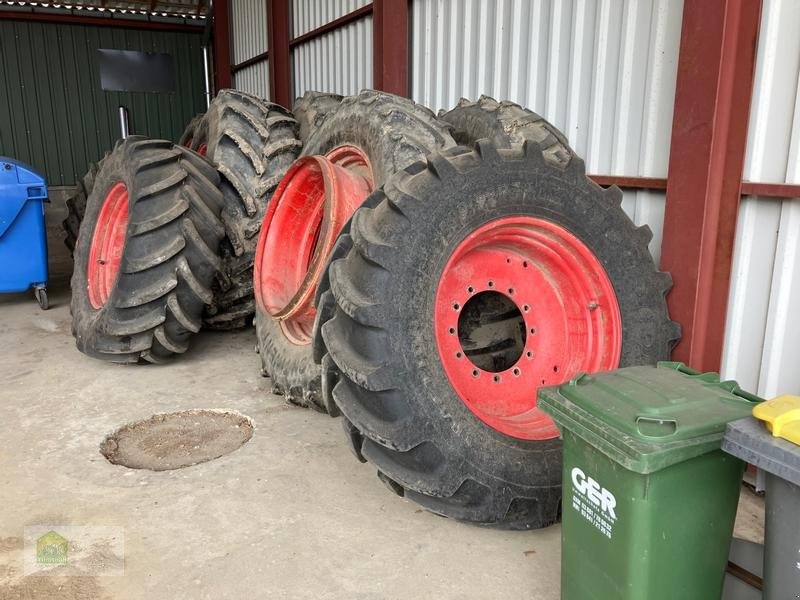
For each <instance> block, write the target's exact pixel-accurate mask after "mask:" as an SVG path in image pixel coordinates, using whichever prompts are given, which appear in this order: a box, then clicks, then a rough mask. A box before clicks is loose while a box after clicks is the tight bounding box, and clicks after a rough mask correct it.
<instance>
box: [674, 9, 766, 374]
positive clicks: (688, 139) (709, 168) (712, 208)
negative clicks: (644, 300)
mask: <svg viewBox="0 0 800 600" xmlns="http://www.w3.org/2000/svg"><path fill="white" fill-rule="evenodd" d="M760 13H761V0H685V3H684V5H683V26H682V30H681V45H680V54H679V56H678V80H677V86H676V92H675V111H674V116H673V120H672V142H671V147H670V157H669V173H668V176H667V203H666V214H665V216H664V241H663V242H662V245H661V268H662V269H663V270H665V271H669V272H671V273H672V278H673V280H674V282H675V286H674V287H673V288H672V291H671V292H670V294H669V296H668V297H667V302H668V305H669V310H670V316H671V317H672V318H673V319H675V320H676V321H678V322H679V323H680V324H681V327H682V328H683V339H682V340H681V342H680V343H679V344H678V345H677V346H676V347H675V350H674V352H673V354H672V357H673V359H674V360H680V361H683V362H685V363H687V364H689V365H690V366H692V367H693V368H695V369H698V370H700V371H716V370H717V369H719V366H720V360H721V356H722V342H723V337H724V330H725V314H726V309H727V301H728V289H729V287H730V274H731V257H732V254H733V243H734V234H735V231H736V215H737V211H738V208H739V194H740V188H741V179H742V169H743V166H744V152H745V146H746V142H747V119H748V116H749V113H750V97H751V92H752V89H753V75H754V72H755V58H756V39H757V37H758V26H759V16H760Z"/></svg>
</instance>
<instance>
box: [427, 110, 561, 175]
mask: <svg viewBox="0 0 800 600" xmlns="http://www.w3.org/2000/svg"><path fill="white" fill-rule="evenodd" d="M439 118H440V119H441V120H443V121H444V122H446V123H449V124H450V125H451V126H452V127H453V137H454V138H455V140H456V142H458V144H459V145H461V146H468V147H470V148H472V147H473V146H474V145H475V143H476V142H477V141H478V140H482V139H489V140H491V141H492V142H493V143H494V144H495V145H496V146H497V147H498V148H511V147H512V145H516V144H521V143H522V142H523V141H525V140H531V141H533V142H536V143H537V144H539V146H541V148H542V152H543V153H544V157H545V160H547V161H548V162H550V163H552V164H555V165H559V166H560V167H562V168H563V167H566V166H567V163H569V161H570V159H571V158H572V156H573V152H572V149H571V148H570V147H569V142H568V141H567V138H566V137H564V134H563V133H561V132H560V131H559V130H558V129H557V128H556V127H555V126H554V125H551V124H550V123H549V122H548V121H546V120H545V119H544V118H543V117H540V116H539V115H537V114H536V113H535V112H533V111H531V110H528V109H527V108H523V107H522V106H520V105H519V104H515V103H513V102H508V101H507V100H504V101H502V102H498V101H497V100H495V99H494V98H491V97H489V96H481V97H480V98H479V99H478V101H477V102H473V101H471V100H467V99H466V98H462V99H461V100H460V101H459V102H458V105H457V106H456V107H455V108H453V109H452V110H449V111H447V112H440V114H439Z"/></svg>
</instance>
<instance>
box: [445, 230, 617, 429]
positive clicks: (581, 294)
mask: <svg viewBox="0 0 800 600" xmlns="http://www.w3.org/2000/svg"><path fill="white" fill-rule="evenodd" d="M435 306H436V308H435V314H434V327H435V335H436V342H437V345H438V349H439V357H440V358H441V361H442V366H443V367H444V371H445V373H446V375H447V377H448V379H449V380H450V383H451V385H452V386H453V389H454V390H455V392H456V393H457V394H458V395H459V397H460V398H461V400H462V401H463V402H464V403H465V404H466V405H467V406H468V407H469V409H470V410H471V411H472V412H473V413H475V415H476V416H477V417H478V418H480V419H481V420H482V421H483V422H484V423H486V424H487V425H489V426H491V427H493V428H494V429H496V430H498V431H500V432H502V433H505V434H507V435H510V436H513V437H517V438H522V439H530V440H542V439H549V438H553V437H556V436H558V429H557V428H556V426H555V424H554V423H553V421H552V420H551V419H550V417H548V416H547V415H546V414H544V413H543V412H541V411H540V410H539V409H538V408H537V407H536V392H537V389H538V388H539V387H540V386H544V385H556V384H560V383H563V382H564V381H566V380H568V379H569V378H570V377H572V376H574V375H575V374H576V373H578V372H580V371H584V372H589V373H592V372H596V371H603V370H609V369H613V368H615V367H617V365H618V364H619V358H620V351H621V348H622V319H621V317H620V312H619V305H618V304H617V299H616V294H615V293H614V288H613V286H612V284H611V281H610V280H609V278H608V275H607V274H606V272H605V270H604V269H603V266H602V265H601V264H600V261H599V260H598V259H597V257H596V256H595V255H594V254H593V253H592V252H591V250H589V248H587V247H586V245H585V244H584V243H583V242H581V240H579V239H578V238H577V237H575V236H574V235H573V234H572V233H570V232H569V231H568V230H566V229H565V228H563V227H561V226H559V225H556V224H555V223H552V222H551V221H546V220H544V219H539V218H534V217H523V216H516V217H505V218H502V219H497V220H494V221H491V222H489V223H487V224H485V225H483V226H481V227H479V228H478V229H476V230H475V231H473V232H472V233H471V234H470V235H469V236H467V238H466V239H464V240H463V241H462V242H461V243H460V244H459V245H458V246H457V247H456V249H455V251H454V252H453V254H452V255H451V257H450V259H449V261H448V262H447V265H446V266H445V268H444V271H443V272H442V276H441V278H440V280H439V286H438V289H437V292H436V305H435Z"/></svg>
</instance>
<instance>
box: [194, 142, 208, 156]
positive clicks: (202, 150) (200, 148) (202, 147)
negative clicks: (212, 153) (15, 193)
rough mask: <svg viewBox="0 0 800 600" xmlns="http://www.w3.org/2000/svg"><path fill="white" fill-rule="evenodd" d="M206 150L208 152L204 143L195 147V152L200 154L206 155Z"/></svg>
mask: <svg viewBox="0 0 800 600" xmlns="http://www.w3.org/2000/svg"><path fill="white" fill-rule="evenodd" d="M206 152H208V146H206V145H205V144H200V145H199V146H198V147H197V153H198V154H199V155H200V156H205V155H206Z"/></svg>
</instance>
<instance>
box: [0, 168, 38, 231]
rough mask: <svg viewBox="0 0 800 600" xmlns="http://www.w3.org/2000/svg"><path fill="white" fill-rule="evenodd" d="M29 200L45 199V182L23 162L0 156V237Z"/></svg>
mask: <svg viewBox="0 0 800 600" xmlns="http://www.w3.org/2000/svg"><path fill="white" fill-rule="evenodd" d="M31 200H38V201H40V202H41V201H43V200H47V183H46V182H45V180H44V177H42V176H41V175H40V174H39V173H37V172H36V171H34V170H33V169H32V168H31V167H30V166H28V165H26V164H25V163H22V162H19V161H18V160H15V159H13V158H8V157H7V156H0V237H3V235H5V233H6V231H8V230H9V229H10V228H11V225H12V224H13V223H14V220H15V219H16V218H17V216H18V215H19V214H20V212H21V211H22V209H23V208H24V207H25V205H26V204H27V203H28V202H30V201H31Z"/></svg>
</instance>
